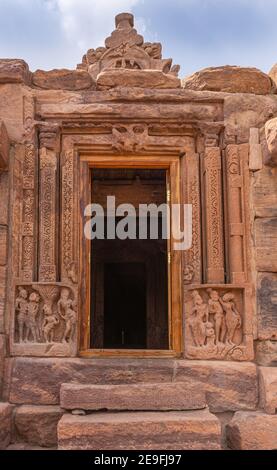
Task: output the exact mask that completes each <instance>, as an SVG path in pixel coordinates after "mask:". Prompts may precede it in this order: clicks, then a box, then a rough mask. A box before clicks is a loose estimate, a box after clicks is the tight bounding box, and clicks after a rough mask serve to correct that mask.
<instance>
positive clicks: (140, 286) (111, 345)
mask: <svg viewBox="0 0 277 470" xmlns="http://www.w3.org/2000/svg"><path fill="white" fill-rule="evenodd" d="M107 196H115V198H116V207H117V206H118V205H119V204H122V203H128V204H132V205H133V206H134V207H135V208H136V210H137V214H138V208H139V204H151V203H153V204H157V205H160V204H162V203H165V202H166V171H164V170H142V169H132V170H130V169H94V170H93V171H92V202H93V203H97V204H101V206H102V207H104V208H105V211H106V198H107ZM106 215H107V214H106V212H105V216H106ZM119 220H120V218H117V219H116V222H118V221H119ZM138 222H139V221H138V219H137V218H136V226H137V227H138ZM148 222H149V223H150V220H148ZM106 223H107V217H106ZM105 226H106V225H105ZM161 227H162V218H161V217H160V220H159V236H158V238H157V239H150V238H149V231H148V238H147V239H143V240H140V239H139V238H138V229H137V238H136V239H126V240H121V239H119V238H117V237H115V238H114V239H107V238H106V235H107V234H106V231H105V237H104V239H95V240H93V241H92V247H91V331H90V333H91V334H90V338H91V348H92V349H128V350H130V349H151V350H152V349H163V350H166V349H169V326H168V263H167V259H168V255H167V244H168V241H167V240H166V239H163V237H162V230H161Z"/></svg>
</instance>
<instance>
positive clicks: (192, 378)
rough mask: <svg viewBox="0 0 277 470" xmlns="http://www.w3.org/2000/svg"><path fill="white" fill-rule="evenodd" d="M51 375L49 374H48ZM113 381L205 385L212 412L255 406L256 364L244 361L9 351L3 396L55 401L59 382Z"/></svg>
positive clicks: (27, 401) (20, 400) (34, 401)
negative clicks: (6, 392)
mask: <svg viewBox="0 0 277 470" xmlns="http://www.w3.org/2000/svg"><path fill="white" fill-rule="evenodd" d="M49 377H51V380H49ZM69 382H72V383H73V382H74V383H81V384H95V385H96V384H99V385H119V384H127V383H128V384H134V383H142V382H143V383H169V382H174V383H175V382H176V383H180V382H184V383H186V384H187V390H188V391H189V390H190V388H191V387H194V386H195V385H197V386H198V388H199V389H200V390H201V389H203V390H205V392H206V397H207V401H208V406H209V408H210V410H211V411H212V412H213V413H221V412H225V411H239V410H255V409H256V408H257V404H258V380H257V367H256V365H255V364H253V363H250V362H245V363H244V362H242V363H239V362H228V363H227V362H223V361H191V360H181V359H177V360H175V359H174V360H173V359H168V358H167V359H158V358H156V359H149V358H143V359H141V358H140V359H133V358H94V359H87V358H85V359H84V358H33V357H32V358H27V357H20V358H19V357H15V358H14V359H13V368H12V372H11V386H10V394H9V401H10V403H14V404H18V405H19V404H31V405H58V404H59V403H60V388H61V384H63V383H69Z"/></svg>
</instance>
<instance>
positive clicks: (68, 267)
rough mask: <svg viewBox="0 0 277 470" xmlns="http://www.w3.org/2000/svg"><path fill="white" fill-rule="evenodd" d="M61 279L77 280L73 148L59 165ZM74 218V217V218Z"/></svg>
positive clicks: (67, 151)
mask: <svg viewBox="0 0 277 470" xmlns="http://www.w3.org/2000/svg"><path fill="white" fill-rule="evenodd" d="M61 185H62V188H61V279H62V281H63V282H65V281H69V282H72V283H73V284H75V283H76V282H77V272H76V271H77V268H76V252H75V251H74V214H75V201H74V150H73V149H72V150H66V151H65V152H64V153H63V155H62V165H61ZM75 220H76V219H75Z"/></svg>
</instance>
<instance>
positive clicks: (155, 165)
mask: <svg viewBox="0 0 277 470" xmlns="http://www.w3.org/2000/svg"><path fill="white" fill-rule="evenodd" d="M78 154H79V160H80V224H79V225H80V270H79V272H80V282H81V285H80V302H81V305H80V329H79V345H80V354H81V355H82V356H93V355H97V356H99V355H104V356H105V355H109V356H110V355H124V356H126V355H127V356H130V355H132V356H160V355H163V356H178V355H180V353H181V351H182V280H181V273H182V269H181V253H180V251H174V250H173V241H172V238H171V240H170V248H169V252H170V255H171V256H170V257H169V258H170V266H169V286H170V301H169V304H170V305H169V349H168V350H139V351H138V350H137V351H136V350H105V349H90V331H91V325H90V318H91V311H90V309H91V301H90V300H91V299H90V293H91V288H90V286H91V280H90V276H91V275H90V272H91V269H90V259H91V243H90V241H89V240H86V239H85V236H84V224H85V222H86V218H85V217H84V215H83V214H84V208H85V207H86V206H87V204H90V203H91V178H90V170H91V169H92V168H143V169H149V168H151V169H165V170H167V171H168V175H169V176H168V182H169V186H170V193H171V198H170V199H171V201H170V203H171V204H179V203H180V202H181V184H180V158H179V157H176V156H170V157H169V156H163V155H160V156H159V155H156V156H147V155H143V156H136V155H128V154H126V155H119V156H110V155H103V156H95V155H89V149H85V148H82V149H78ZM92 328H93V325H92Z"/></svg>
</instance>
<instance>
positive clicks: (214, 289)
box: [185, 284, 254, 361]
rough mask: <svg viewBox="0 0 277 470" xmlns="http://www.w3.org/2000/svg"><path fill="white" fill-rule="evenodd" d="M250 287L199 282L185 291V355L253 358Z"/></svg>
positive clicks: (229, 358) (217, 357) (194, 356)
mask: <svg viewBox="0 0 277 470" xmlns="http://www.w3.org/2000/svg"><path fill="white" fill-rule="evenodd" d="M250 292H251V291H250V290H249V288H247V287H246V288H242V287H239V286H236V285H224V286H223V285H218V284H217V285H199V286H195V288H194V289H193V288H190V289H188V290H186V291H185V312H186V318H185V357H187V358H188V359H217V360H235V361H248V360H252V359H253V355H254V353H253V333H252V322H251V311H250V307H251V302H250V297H251V294H250Z"/></svg>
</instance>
